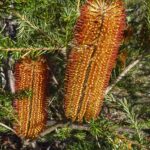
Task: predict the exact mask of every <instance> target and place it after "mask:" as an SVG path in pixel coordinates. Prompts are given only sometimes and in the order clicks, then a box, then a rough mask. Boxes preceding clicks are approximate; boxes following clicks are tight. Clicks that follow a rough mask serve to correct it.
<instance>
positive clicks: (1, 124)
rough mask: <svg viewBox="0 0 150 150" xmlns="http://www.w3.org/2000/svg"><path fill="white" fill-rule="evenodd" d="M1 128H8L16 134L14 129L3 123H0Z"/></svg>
mask: <svg viewBox="0 0 150 150" xmlns="http://www.w3.org/2000/svg"><path fill="white" fill-rule="evenodd" d="M0 126H2V127H4V128H6V129H8V130H10V131H12V132H13V133H15V134H16V132H15V130H13V129H12V128H10V127H8V126H7V125H5V124H3V123H1V122H0Z"/></svg>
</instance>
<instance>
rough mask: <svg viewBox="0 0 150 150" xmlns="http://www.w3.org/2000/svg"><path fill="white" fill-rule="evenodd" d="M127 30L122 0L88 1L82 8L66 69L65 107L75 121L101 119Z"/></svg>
mask: <svg viewBox="0 0 150 150" xmlns="http://www.w3.org/2000/svg"><path fill="white" fill-rule="evenodd" d="M124 28H125V10H124V5H123V2H122V1H121V0H87V2H86V3H85V4H84V5H83V6H82V8H81V14H80V17H79V18H78V21H77V24H76V26H75V34H74V40H73V44H74V47H73V48H72V50H71V52H70V54H69V60H68V64H67V70H66V83H65V90H66V94H65V98H64V103H65V104H64V107H65V114H66V117H67V118H70V119H71V120H72V121H79V122H81V121H82V120H83V118H85V119H86V120H87V121H89V120H90V119H92V118H94V119H96V117H97V116H98V114H99V112H100V110H101V107H102V104H103V99H104V92H105V90H106V87H107V85H108V83H109V79H110V75H111V71H112V68H113V66H114V64H115V60H116V57H117V53H118V49H119V45H120V43H121V40H122V38H123V36H122V35H123V30H124Z"/></svg>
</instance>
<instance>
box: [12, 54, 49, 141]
mask: <svg viewBox="0 0 150 150" xmlns="http://www.w3.org/2000/svg"><path fill="white" fill-rule="evenodd" d="M48 76H49V73H48V66H47V62H46V59H45V58H44V57H40V58H37V59H36V60H32V59H30V58H24V59H22V60H20V61H18V62H17V63H16V64H15V87H16V92H18V93H19V92H21V91H27V92H30V94H29V96H28V95H24V96H22V97H20V96H19V98H16V99H15V100H14V103H13V104H14V107H15V109H16V113H17V116H18V123H16V124H15V125H14V128H15V130H16V132H17V134H18V135H19V136H21V137H23V138H28V139H33V138H35V137H37V136H38V134H39V133H40V132H41V131H42V130H43V129H44V128H45V125H46V117H47V112H46V110H45V109H46V98H47V83H48V80H47V79H48Z"/></svg>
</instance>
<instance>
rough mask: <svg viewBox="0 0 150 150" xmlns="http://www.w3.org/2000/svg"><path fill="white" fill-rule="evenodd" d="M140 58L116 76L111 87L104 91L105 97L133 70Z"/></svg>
mask: <svg viewBox="0 0 150 150" xmlns="http://www.w3.org/2000/svg"><path fill="white" fill-rule="evenodd" d="M140 60H141V59H140V58H139V59H137V60H135V61H134V62H132V63H131V64H130V65H129V66H127V67H126V68H125V70H124V71H123V72H122V73H121V74H120V75H119V76H118V78H117V79H116V80H115V81H114V83H112V85H110V86H108V88H107V89H106V92H105V95H107V94H108V93H109V92H110V91H111V90H112V89H113V88H114V87H115V86H116V84H117V83H118V82H119V81H120V80H122V78H123V77H124V76H126V74H127V73H128V72H129V71H130V70H131V69H132V68H133V67H135V66H136V65H137V64H138V63H139V62H140Z"/></svg>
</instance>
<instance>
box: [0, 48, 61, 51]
mask: <svg viewBox="0 0 150 150" xmlns="http://www.w3.org/2000/svg"><path fill="white" fill-rule="evenodd" d="M57 49H58V50H59V49H60V48H49V47H43V48H42V47H41V48H36V47H29V48H25V47H23V48H1V47H0V51H40V50H41V51H53V50H57Z"/></svg>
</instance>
